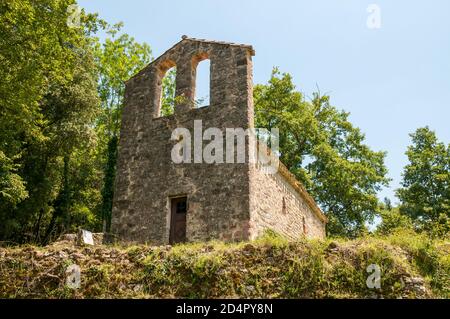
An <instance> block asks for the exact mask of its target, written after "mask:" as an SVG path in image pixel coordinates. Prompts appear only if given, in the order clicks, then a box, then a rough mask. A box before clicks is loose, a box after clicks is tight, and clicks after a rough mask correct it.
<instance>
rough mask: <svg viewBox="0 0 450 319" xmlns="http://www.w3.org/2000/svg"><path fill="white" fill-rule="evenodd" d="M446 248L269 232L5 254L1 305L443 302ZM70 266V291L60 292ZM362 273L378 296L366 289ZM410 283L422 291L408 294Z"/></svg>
mask: <svg viewBox="0 0 450 319" xmlns="http://www.w3.org/2000/svg"><path fill="white" fill-rule="evenodd" d="M449 246H450V244H449V242H448V241H447V242H446V241H443V240H442V241H439V240H431V239H429V238H427V237H425V236H422V235H417V234H414V233H405V232H399V233H396V234H392V235H390V236H387V237H383V238H382V237H374V236H368V237H366V238H361V239H356V240H351V241H346V240H342V239H334V240H333V239H328V240H325V241H315V240H300V241H297V242H290V241H287V240H286V239H284V238H283V237H281V236H278V235H277V234H274V233H272V232H269V233H266V234H265V235H264V236H262V237H261V238H258V239H257V240H255V241H253V242H241V243H230V244H225V243H222V242H208V243H189V244H183V245H176V246H174V247H169V246H163V247H150V246H146V245H135V246H128V247H126V246H99V247H92V248H83V247H73V246H70V245H66V246H64V245H62V246H61V245H58V246H54V247H52V246H49V247H45V248H39V247H32V246H27V247H18V248H7V249H0V298H179V297H183V298H374V297H383V298H399V297H401V298H427V297H435V298H449V297H450V293H449V287H450V283H449V278H450V259H449V255H450V254H449ZM72 263H76V264H78V265H79V266H80V267H81V287H80V288H79V289H76V290H72V289H69V288H67V287H66V285H65V269H66V268H67V267H68V265H70V264H72ZM371 264H375V265H377V266H378V267H379V268H380V271H381V273H380V275H381V287H380V288H379V289H377V288H374V289H370V288H368V287H367V284H366V281H367V279H368V276H369V275H370V274H371V272H368V271H367V267H368V266H369V265H371ZM417 278H419V279H420V278H423V284H422V286H423V287H419V288H420V289H417V287H413V286H408V282H411V279H417ZM408 280H409V281H408ZM416 282H417V280H416ZM419 282H421V281H420V280H419ZM405 283H406V285H405Z"/></svg>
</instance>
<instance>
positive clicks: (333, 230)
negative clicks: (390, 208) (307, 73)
mask: <svg viewBox="0 0 450 319" xmlns="http://www.w3.org/2000/svg"><path fill="white" fill-rule="evenodd" d="M254 100H255V122H256V126H257V127H264V128H267V129H269V130H270V129H271V128H274V127H277V128H279V130H280V141H279V142H280V159H281V161H282V162H283V163H284V164H285V165H286V167H287V168H288V169H289V170H290V171H291V172H292V173H293V174H294V175H295V176H296V177H297V178H298V179H299V180H300V181H301V182H303V184H304V185H305V187H306V188H307V189H308V191H309V192H310V193H311V194H312V196H313V197H314V198H315V199H316V200H317V202H318V204H319V205H320V206H321V207H322V209H323V210H324V211H325V213H326V214H327V216H328V218H329V224H328V232H329V233H330V234H332V235H344V236H357V235H358V234H361V233H362V232H364V231H365V223H366V222H370V221H371V220H372V219H373V217H374V216H375V214H376V211H377V207H378V204H379V202H378V199H377V197H376V194H377V192H378V190H380V188H381V186H383V185H387V183H388V181H389V180H388V179H387V178H386V173H387V169H386V167H385V165H384V158H385V153H384V152H374V151H372V150H371V149H370V148H369V147H368V146H367V145H365V144H364V138H365V137H364V134H362V133H361V131H360V130H359V129H358V128H356V127H354V126H353V125H352V124H351V123H350V121H349V120H348V116H349V113H347V112H344V111H339V110H338V109H336V108H335V107H333V106H331V105H330V103H329V97H328V96H322V95H320V94H319V93H314V95H313V99H312V101H306V100H305V99H304V97H303V95H302V94H301V93H300V92H298V91H297V90H296V88H295V85H294V84H293V82H292V78H291V76H290V75H289V74H286V73H283V74H281V73H280V72H279V71H278V69H276V68H274V70H273V72H272V75H271V78H270V80H269V82H268V84H266V85H256V86H255V88H254Z"/></svg>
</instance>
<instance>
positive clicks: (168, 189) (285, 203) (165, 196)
mask: <svg viewBox="0 0 450 319" xmlns="http://www.w3.org/2000/svg"><path fill="white" fill-rule="evenodd" d="M253 55H254V50H253V48H252V47H251V46H249V45H240V44H234V43H224V42H217V41H207V40H199V39H193V38H188V37H186V36H183V38H182V40H181V41H180V42H178V43H177V44H175V45H174V46H173V47H172V48H170V49H169V50H167V51H166V52H165V53H164V54H162V55H161V56H160V57H158V58H157V59H155V60H154V61H153V62H152V63H150V64H149V65H148V66H147V67H145V68H144V69H143V70H141V71H140V72H139V73H138V74H137V75H135V76H134V77H132V78H131V79H130V80H128V81H127V82H126V89H125V102H124V109H123V114H122V127H121V133H120V134H121V135H120V143H119V157H118V163H117V175H116V181H115V192H114V201H113V211H112V222H111V233H112V234H113V235H115V236H117V237H118V238H119V239H120V240H122V241H128V242H140V243H149V244H154V245H161V244H169V243H170V244H174V243H177V242H183V241H206V240H210V239H217V240H224V241H240V240H249V239H250V240H251V239H254V238H256V237H257V236H259V235H260V234H262V233H263V232H264V231H265V230H266V229H272V230H274V231H276V232H278V233H281V234H283V235H285V236H287V237H288V238H291V239H296V238H300V237H302V236H306V237H310V238H312V237H315V238H323V237H324V236H325V224H326V222H327V219H326V217H325V215H324V213H323V212H322V211H321V210H320V208H319V207H318V206H317V204H316V203H315V202H314V200H313V199H312V197H311V196H310V195H309V194H308V193H307V192H306V191H305V189H304V187H303V186H302V185H301V184H300V183H299V182H298V181H297V180H296V179H295V178H294V177H293V175H292V174H290V172H289V171H288V170H287V169H286V168H285V167H284V166H283V165H282V164H281V163H280V166H279V169H278V172H277V173H275V174H267V173H264V172H263V171H261V170H260V169H258V166H257V165H255V164H252V163H250V162H249V161H247V160H246V161H245V162H244V163H232V164H231V163H221V164H218V163H213V164H206V163H181V164H175V163H174V162H173V161H172V160H171V150H172V148H173V146H174V145H175V144H176V141H172V140H171V134H172V132H173V130H174V129H176V128H178V127H183V128H187V129H188V130H189V131H191V132H192V131H193V125H194V120H199V119H200V120H202V122H203V127H217V128H219V129H221V130H225V128H243V129H244V130H245V129H247V128H253V127H254V114H253V113H254V110H253V84H252V56H253ZM205 59H209V60H210V105H209V106H207V107H202V108H197V107H196V106H195V103H194V99H195V83H196V68H197V65H198V64H199V62H201V61H202V60H205ZM172 67H176V70H177V72H176V92H175V96H176V100H177V101H178V103H177V104H176V105H175V110H174V114H172V115H168V116H161V90H162V79H163V77H164V75H165V74H166V72H167V71H168V70H169V69H170V68H172ZM248 147H249V146H248V141H247V140H246V143H245V148H246V151H248Z"/></svg>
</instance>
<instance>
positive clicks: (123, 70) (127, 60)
mask: <svg viewBox="0 0 450 319" xmlns="http://www.w3.org/2000/svg"><path fill="white" fill-rule="evenodd" d="M121 27H122V23H118V24H115V25H113V26H108V28H107V36H108V37H107V38H106V40H105V41H104V42H103V43H100V42H99V41H98V42H97V44H96V49H95V57H96V65H97V69H98V72H99V81H98V93H99V96H100V99H101V108H102V113H101V115H100V117H99V119H98V122H97V134H98V136H99V140H100V144H99V155H100V158H99V160H100V162H102V163H101V164H102V167H103V173H104V179H103V186H102V206H101V219H102V220H103V223H104V231H109V227H110V223H111V210H112V200H113V196H114V178H115V171H116V161H117V146H118V139H119V131H120V119H121V113H122V104H123V98H124V91H125V81H126V80H128V79H129V78H131V77H132V76H133V75H134V74H135V73H137V72H138V71H140V70H141V69H142V68H143V67H144V66H145V65H147V64H148V63H149V62H150V59H151V50H150V47H149V46H148V45H147V44H146V43H143V44H140V43H138V42H136V41H135V40H134V38H133V37H130V36H129V35H128V34H119V32H120V29H121Z"/></svg>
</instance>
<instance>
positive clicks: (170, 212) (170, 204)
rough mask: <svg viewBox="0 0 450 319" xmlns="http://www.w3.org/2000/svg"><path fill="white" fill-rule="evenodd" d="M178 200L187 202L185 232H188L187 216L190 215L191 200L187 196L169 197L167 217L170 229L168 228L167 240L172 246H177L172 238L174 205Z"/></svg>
mask: <svg viewBox="0 0 450 319" xmlns="http://www.w3.org/2000/svg"><path fill="white" fill-rule="evenodd" d="M177 199H185V201H186V213H185V215H186V216H185V218H186V222H185V225H186V229H185V231H187V214H188V211H189V198H188V196H187V195H185V194H179V195H175V196H169V197H168V217H167V222H168V227H167V233H168V238H167V239H168V243H169V244H170V245H172V244H175V243H173V242H172V241H173V238H172V236H173V234H172V232H173V226H174V210H173V203H174V201H176V200H177ZM186 240H187V238H186Z"/></svg>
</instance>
